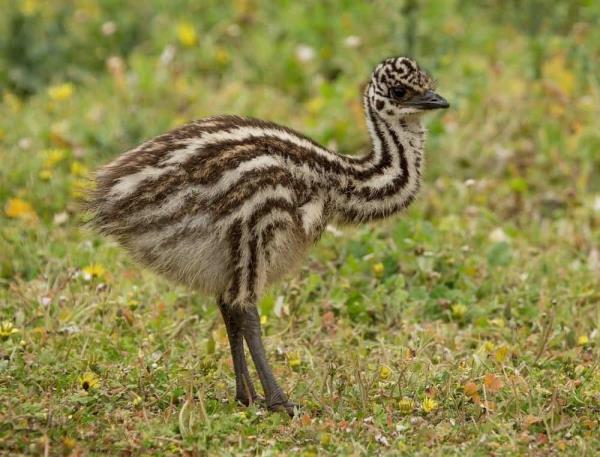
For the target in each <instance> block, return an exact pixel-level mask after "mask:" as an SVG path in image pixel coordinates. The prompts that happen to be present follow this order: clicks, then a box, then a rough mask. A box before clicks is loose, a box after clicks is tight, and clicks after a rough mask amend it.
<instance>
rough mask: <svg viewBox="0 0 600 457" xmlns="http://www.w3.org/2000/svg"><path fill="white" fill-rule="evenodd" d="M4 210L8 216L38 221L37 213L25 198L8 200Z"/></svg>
mask: <svg viewBox="0 0 600 457" xmlns="http://www.w3.org/2000/svg"><path fill="white" fill-rule="evenodd" d="M4 212H5V213H6V215H7V216H8V217H11V218H13V219H23V220H30V221H36V220H37V214H36V212H35V210H34V209H33V207H32V206H31V205H30V204H29V203H28V202H26V201H25V200H21V199H20V198H11V199H9V200H8V202H6V206H5V207H4Z"/></svg>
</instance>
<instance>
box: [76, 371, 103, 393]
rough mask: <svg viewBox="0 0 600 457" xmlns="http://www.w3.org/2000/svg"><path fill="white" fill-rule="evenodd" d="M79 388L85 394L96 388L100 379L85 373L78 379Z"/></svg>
mask: <svg viewBox="0 0 600 457" xmlns="http://www.w3.org/2000/svg"><path fill="white" fill-rule="evenodd" d="M78 382H79V387H81V388H82V389H83V390H85V391H86V392H88V391H90V390H93V389H95V388H97V387H98V386H99V385H100V378H98V376H96V374H95V373H92V372H91V371H86V372H85V373H84V374H83V375H81V376H80V377H79V379H78Z"/></svg>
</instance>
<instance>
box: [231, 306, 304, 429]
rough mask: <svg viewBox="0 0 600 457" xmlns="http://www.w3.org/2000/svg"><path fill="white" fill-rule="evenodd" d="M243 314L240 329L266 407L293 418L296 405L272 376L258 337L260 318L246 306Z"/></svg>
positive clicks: (254, 310) (254, 307)
mask: <svg viewBox="0 0 600 457" xmlns="http://www.w3.org/2000/svg"><path fill="white" fill-rule="evenodd" d="M243 313H244V321H243V325H242V328H243V333H244V338H245V339H246V343H247V344H248V349H250V354H251V355H252V360H253V361H254V366H255V367H256V371H257V373H258V377H259V378H260V382H261V384H262V386H263V389H264V391H265V401H266V403H267V407H268V408H269V409H270V410H272V411H285V412H287V413H288V414H289V415H290V416H291V417H293V416H294V409H296V408H297V405H296V404H294V403H292V402H291V401H289V400H288V398H287V396H286V395H285V393H284V392H283V390H281V387H279V384H277V381H276V380H275V377H274V376H273V372H272V371H271V366H270V365H269V362H268V360H267V355H266V353H265V348H264V346H263V343H262V338H261V335H260V317H259V316H258V311H257V310H256V306H254V305H251V306H248V305H247V306H246V307H245V308H244V309H243Z"/></svg>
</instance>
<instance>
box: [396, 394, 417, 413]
mask: <svg viewBox="0 0 600 457" xmlns="http://www.w3.org/2000/svg"><path fill="white" fill-rule="evenodd" d="M414 408H415V402H414V401H412V400H411V399H410V398H406V397H404V398H403V399H401V400H400V401H399V402H398V409H400V412H401V413H402V414H410V413H412V412H413V409H414Z"/></svg>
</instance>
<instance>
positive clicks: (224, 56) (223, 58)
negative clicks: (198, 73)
mask: <svg viewBox="0 0 600 457" xmlns="http://www.w3.org/2000/svg"><path fill="white" fill-rule="evenodd" d="M215 60H216V61H217V63H220V64H221V65H225V64H226V63H228V62H229V60H230V59H229V53H228V52H227V50H226V49H223V48H219V49H217V50H216V51H215Z"/></svg>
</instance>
